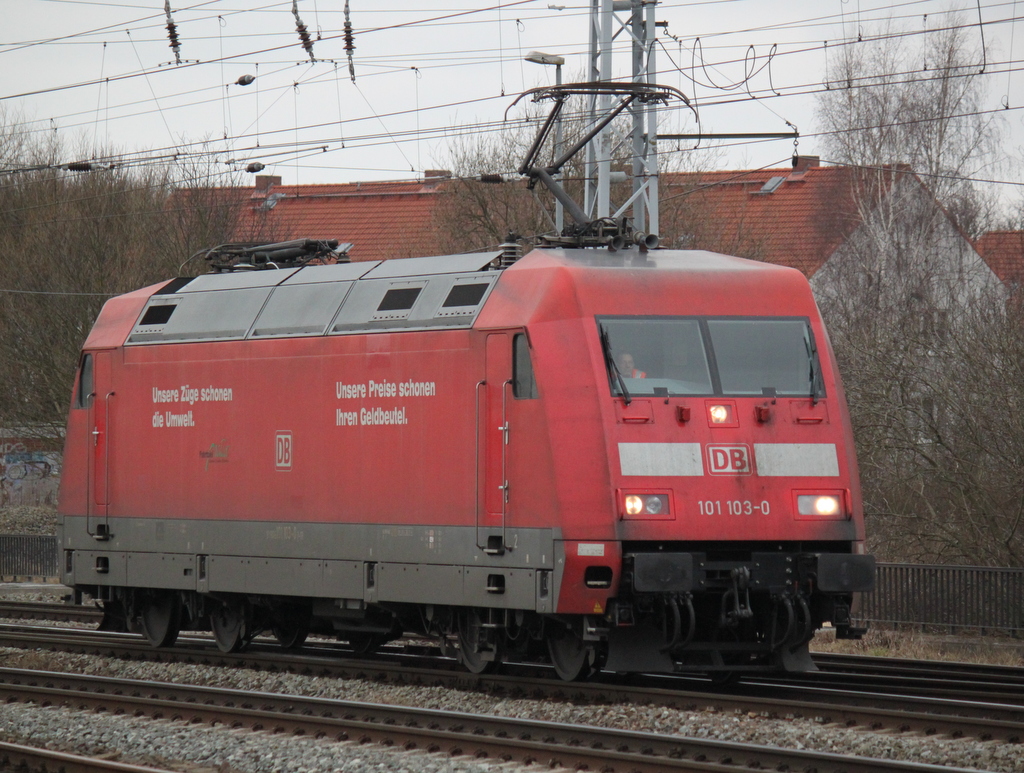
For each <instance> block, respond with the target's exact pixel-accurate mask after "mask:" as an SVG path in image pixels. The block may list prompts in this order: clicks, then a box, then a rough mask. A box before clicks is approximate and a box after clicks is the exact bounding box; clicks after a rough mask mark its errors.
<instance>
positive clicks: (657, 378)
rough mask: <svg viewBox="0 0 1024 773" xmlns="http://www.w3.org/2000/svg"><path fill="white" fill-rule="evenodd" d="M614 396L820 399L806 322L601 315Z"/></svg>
mask: <svg viewBox="0 0 1024 773" xmlns="http://www.w3.org/2000/svg"><path fill="white" fill-rule="evenodd" d="M597 321H598V325H599V328H600V332H601V335H602V337H606V338H607V342H608V347H607V348H608V356H609V357H610V360H611V361H610V362H609V363H608V371H609V383H610V386H611V390H612V394H613V395H616V396H627V397H635V396H637V395H648V396H650V395H656V394H658V395H664V394H667V395H689V396H700V395H707V396H711V395H727V396H735V397H759V396H762V395H764V396H783V397H815V398H818V397H822V396H823V393H824V388H823V386H822V383H821V379H820V375H819V374H820V366H819V363H818V352H817V347H816V346H815V343H814V336H813V334H812V332H811V327H810V324H809V322H808V320H807V319H806V318H805V317H599V318H598V320H597Z"/></svg>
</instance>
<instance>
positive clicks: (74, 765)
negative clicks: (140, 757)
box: [0, 741, 173, 773]
mask: <svg viewBox="0 0 1024 773" xmlns="http://www.w3.org/2000/svg"><path fill="white" fill-rule="evenodd" d="M0 769H3V770H19V771H61V772H62V773H173V772H172V771H169V770H168V769H166V768H151V767H146V766H144V765H132V764H129V763H125V762H117V761H115V760H107V759H103V758H101V757H90V756H86V755H81V754H71V753H69V752H58V751H53V750H51V749H39V748H36V747H34V746H25V745H23V744H16V743H6V742H2V741H0Z"/></svg>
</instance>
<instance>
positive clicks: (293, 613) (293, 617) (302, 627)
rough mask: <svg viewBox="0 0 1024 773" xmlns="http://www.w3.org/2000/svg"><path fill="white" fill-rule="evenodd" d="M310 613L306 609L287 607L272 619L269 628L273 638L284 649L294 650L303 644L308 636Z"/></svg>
mask: <svg viewBox="0 0 1024 773" xmlns="http://www.w3.org/2000/svg"><path fill="white" fill-rule="evenodd" d="M309 625H310V613H309V610H308V609H305V610H302V609H299V610H292V609H287V610H284V611H283V614H280V615H279V616H278V618H277V619H276V620H275V621H274V625H273V626H272V627H271V630H272V631H273V633H274V638H276V639H277V643H278V644H280V645H281V646H282V647H283V648H284V649H286V650H294V649H297V648H299V647H301V646H302V645H303V643H304V642H305V641H306V637H307V636H309Z"/></svg>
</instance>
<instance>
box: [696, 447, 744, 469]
mask: <svg viewBox="0 0 1024 773" xmlns="http://www.w3.org/2000/svg"><path fill="white" fill-rule="evenodd" d="M707 450H708V473H709V474H711V475H750V473H752V472H753V470H752V469H751V467H750V449H749V448H748V447H747V446H707Z"/></svg>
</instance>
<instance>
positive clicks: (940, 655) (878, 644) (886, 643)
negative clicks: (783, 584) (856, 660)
mask: <svg viewBox="0 0 1024 773" xmlns="http://www.w3.org/2000/svg"><path fill="white" fill-rule="evenodd" d="M811 651H812V652H829V653H835V654H843V655H866V656H871V657H888V658H907V659H911V660H945V661H958V662H961V663H987V664H990V665H995V666H1019V667H1020V666H1024V640H1022V639H1013V638H1010V637H1009V636H991V635H985V636H982V635H981V634H972V633H969V632H963V633H959V634H957V635H955V636H946V635H940V634H935V633H922V632H921V631H915V630H909V629H908V630H901V631H896V630H877V629H876V630H870V631H868V633H867V634H866V635H865V636H864V638H863V639H860V640H858V641H850V640H841V641H836V638H835V633H834V632H833V631H830V630H825V631H821V632H819V633H818V634H817V636H815V637H814V641H812V642H811Z"/></svg>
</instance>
